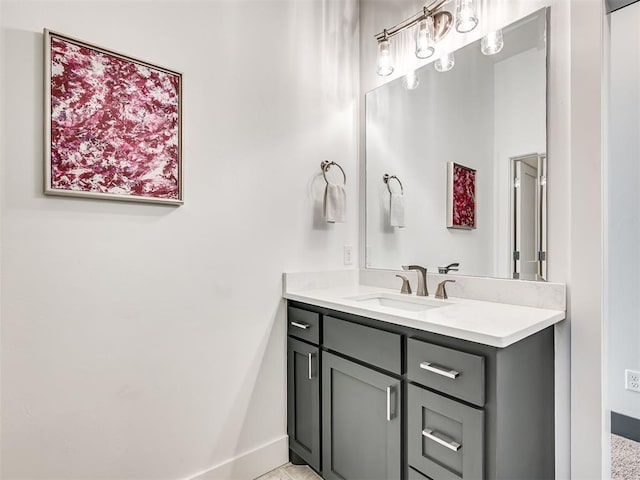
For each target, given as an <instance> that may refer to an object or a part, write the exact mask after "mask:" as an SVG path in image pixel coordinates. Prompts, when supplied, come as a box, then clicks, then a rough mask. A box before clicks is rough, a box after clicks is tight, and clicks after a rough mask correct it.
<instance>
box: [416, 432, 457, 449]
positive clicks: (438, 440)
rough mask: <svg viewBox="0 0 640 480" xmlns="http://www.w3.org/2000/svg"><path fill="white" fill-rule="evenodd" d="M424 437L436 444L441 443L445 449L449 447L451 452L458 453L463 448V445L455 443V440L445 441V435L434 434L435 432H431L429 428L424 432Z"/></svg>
mask: <svg viewBox="0 0 640 480" xmlns="http://www.w3.org/2000/svg"><path fill="white" fill-rule="evenodd" d="M422 435H423V436H425V437H427V438H428V439H429V440H433V441H434V442H436V443H439V444H440V445H442V446H443V447H447V448H448V449H449V450H453V451H454V452H457V451H458V450H460V448H461V447H462V445H460V444H459V443H457V442H454V441H453V440H449V441H447V440H448V439H447V440H445V439H444V438H442V437H444V435H442V434H440V433H438V432H434V431H433V430H429V429H428V428H425V429H424V430H422Z"/></svg>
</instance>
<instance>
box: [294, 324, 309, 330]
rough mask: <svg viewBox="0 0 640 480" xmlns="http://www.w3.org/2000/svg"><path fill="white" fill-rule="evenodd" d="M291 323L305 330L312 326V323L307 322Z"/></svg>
mask: <svg viewBox="0 0 640 480" xmlns="http://www.w3.org/2000/svg"><path fill="white" fill-rule="evenodd" d="M291 325H293V326H294V327H298V328H301V329H303V330H306V329H307V328H309V327H310V326H311V325H307V324H306V323H298V322H291Z"/></svg>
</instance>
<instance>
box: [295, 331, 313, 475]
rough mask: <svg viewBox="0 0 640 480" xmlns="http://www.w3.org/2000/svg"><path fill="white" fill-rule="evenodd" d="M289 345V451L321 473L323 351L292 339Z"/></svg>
mask: <svg viewBox="0 0 640 480" xmlns="http://www.w3.org/2000/svg"><path fill="white" fill-rule="evenodd" d="M287 343H288V345H287V370H288V372H287V397H288V403H287V433H288V434H289V448H290V449H291V450H293V451H294V452H295V453H296V454H297V455H298V456H299V457H300V458H302V459H303V460H304V461H305V462H306V463H308V464H309V465H311V466H312V467H313V468H315V469H316V470H320V380H319V375H318V373H319V372H318V361H319V359H320V350H319V349H318V347H315V346H313V345H309V344H307V343H304V342H301V341H299V340H296V339H294V338H291V337H289V339H288V342H287Z"/></svg>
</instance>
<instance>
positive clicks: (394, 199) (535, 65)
mask: <svg viewBox="0 0 640 480" xmlns="http://www.w3.org/2000/svg"><path fill="white" fill-rule="evenodd" d="M547 15H548V13H547V9H543V10H540V11H538V12H536V13H534V14H532V15H530V16H528V17H526V18H523V19H521V20H519V21H517V22H515V23H513V24H511V25H509V26H507V27H505V28H503V29H502V32H503V40H504V47H503V48H502V50H501V51H500V52H499V53H496V54H494V55H485V54H483V53H482V52H481V45H480V44H481V41H480V40H478V41H477V42H475V43H472V44H470V45H467V46H465V47H464V48H462V49H460V50H457V51H455V52H454V56H455V66H454V68H453V69H451V70H449V71H447V72H438V71H436V70H435V69H434V67H433V64H428V65H425V66H424V67H422V68H420V69H419V70H417V75H418V79H419V83H418V85H417V87H416V88H413V89H409V88H407V82H403V79H401V78H399V79H397V80H394V81H391V82H389V83H387V84H385V85H383V86H381V87H379V88H377V89H375V90H372V91H371V92H369V93H367V95H366V252H365V255H366V265H367V267H368V268H381V269H399V268H400V266H401V265H403V264H407V263H414V264H421V265H424V266H427V267H428V269H429V271H430V272H438V268H439V267H446V266H449V265H451V264H456V263H457V264H458V265H457V266H453V267H450V270H453V271H456V268H457V273H458V274H461V275H477V276H488V277H501V278H520V279H527V280H544V279H546V264H547V245H546V217H547V215H546V211H547V202H546V182H547V177H546V168H547V155H546V150H547V135H546V132H547V38H546V31H547Z"/></svg>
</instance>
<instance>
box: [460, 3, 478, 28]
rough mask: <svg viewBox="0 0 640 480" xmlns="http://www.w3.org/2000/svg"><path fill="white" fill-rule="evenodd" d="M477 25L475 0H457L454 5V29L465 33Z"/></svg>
mask: <svg viewBox="0 0 640 480" xmlns="http://www.w3.org/2000/svg"><path fill="white" fill-rule="evenodd" d="M477 25H478V9H477V8H476V0H458V5H457V6H456V30H457V31H458V32H460V33H467V32H470V31H471V30H473V29H474V28H476V26H477Z"/></svg>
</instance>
